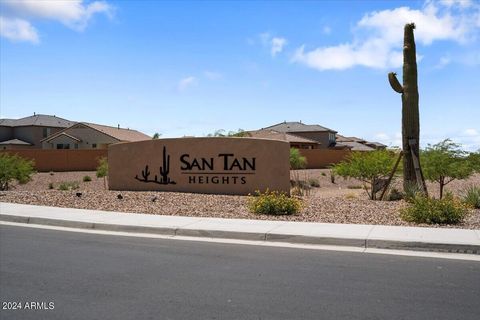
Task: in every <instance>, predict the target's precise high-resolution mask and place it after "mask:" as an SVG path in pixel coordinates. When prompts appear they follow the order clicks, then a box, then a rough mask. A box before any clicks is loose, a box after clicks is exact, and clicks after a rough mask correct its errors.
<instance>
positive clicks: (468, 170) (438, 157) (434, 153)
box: [421, 139, 474, 199]
mask: <svg viewBox="0 0 480 320" xmlns="http://www.w3.org/2000/svg"><path fill="white" fill-rule="evenodd" d="M421 160H422V164H423V173H424V175H425V179H427V180H429V181H433V182H438V184H439V185H440V199H441V198H443V190H444V188H445V186H446V185H447V184H449V183H450V182H452V181H453V180H456V179H459V180H461V179H466V178H468V177H470V176H471V175H472V174H473V173H474V169H473V167H472V165H471V163H470V162H469V161H468V158H467V157H466V153H465V152H464V151H462V150H461V149H460V145H459V144H456V143H454V142H452V141H451V140H450V139H446V140H443V141H442V142H439V143H437V144H434V145H428V147H427V148H426V149H425V150H423V151H422V153H421Z"/></svg>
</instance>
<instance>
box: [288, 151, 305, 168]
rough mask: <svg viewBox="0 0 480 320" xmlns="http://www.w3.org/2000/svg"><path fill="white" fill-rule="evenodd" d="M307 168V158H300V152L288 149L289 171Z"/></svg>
mask: <svg viewBox="0 0 480 320" xmlns="http://www.w3.org/2000/svg"><path fill="white" fill-rule="evenodd" d="M306 166H307V158H305V157H304V156H302V154H301V153H300V151H299V150H298V149H295V148H290V169H292V170H298V169H305V167H306Z"/></svg>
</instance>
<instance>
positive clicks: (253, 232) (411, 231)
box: [0, 202, 480, 255]
mask: <svg viewBox="0 0 480 320" xmlns="http://www.w3.org/2000/svg"><path fill="white" fill-rule="evenodd" d="M0 221H7V222H17V223H26V224H40V225H50V226H59V227H68V228H85V229H97V230H106V231H121V232H135V233H149V234H161V235H168V236H172V237H175V236H191V237H207V238H226V239H240V240H256V241H269V242H286V243H296V244H316V245H335V246H349V247H358V248H365V249H366V248H377V249H401V250H416V251H436V252H453V253H467V254H479V255H480V230H470V229H450V228H449V229H447V228H419V227H399V226H383V225H359V224H331V223H312V222H291V221H265V220H246V219H219V218H200V217H181V216H161V215H149V214H137V213H135V214H133V213H120V212H111V211H99V210H84V209H71V208H58V207H45V206H32V205H23V204H14V203H5V202H0Z"/></svg>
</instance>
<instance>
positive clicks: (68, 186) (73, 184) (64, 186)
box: [58, 181, 80, 191]
mask: <svg viewBox="0 0 480 320" xmlns="http://www.w3.org/2000/svg"><path fill="white" fill-rule="evenodd" d="M78 188H80V184H79V183H78V181H63V182H61V183H60V184H59V185H58V190H62V191H68V190H76V189H78Z"/></svg>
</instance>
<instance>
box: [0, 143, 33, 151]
mask: <svg viewBox="0 0 480 320" xmlns="http://www.w3.org/2000/svg"><path fill="white" fill-rule="evenodd" d="M34 148H35V146H25V145H15V144H7V145H0V150H23V149H34Z"/></svg>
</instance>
